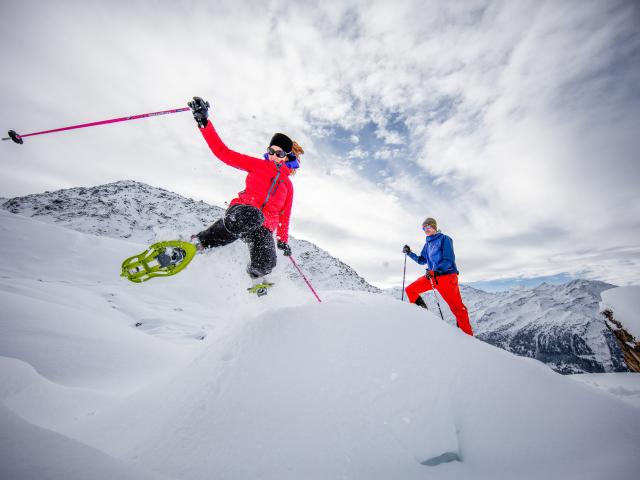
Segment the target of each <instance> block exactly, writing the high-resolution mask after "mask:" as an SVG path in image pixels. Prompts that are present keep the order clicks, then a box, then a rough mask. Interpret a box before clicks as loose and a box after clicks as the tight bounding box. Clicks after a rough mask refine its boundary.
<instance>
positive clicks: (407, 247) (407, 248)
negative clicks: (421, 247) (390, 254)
mask: <svg viewBox="0 0 640 480" xmlns="http://www.w3.org/2000/svg"><path fill="white" fill-rule="evenodd" d="M402 253H405V254H406V253H411V247H410V246H409V245H405V246H404V247H402Z"/></svg>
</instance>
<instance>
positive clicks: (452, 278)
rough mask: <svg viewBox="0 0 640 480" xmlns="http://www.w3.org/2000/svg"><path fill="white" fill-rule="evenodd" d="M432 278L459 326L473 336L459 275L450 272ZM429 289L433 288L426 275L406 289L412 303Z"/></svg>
mask: <svg viewBox="0 0 640 480" xmlns="http://www.w3.org/2000/svg"><path fill="white" fill-rule="evenodd" d="M431 280H432V281H433V285H434V286H435V287H436V290H437V291H438V293H440V295H442V298H444V301H445V302H447V305H449V308H450V309H451V312H453V314H454V315H455V317H456V321H457V323H458V327H459V328H460V329H461V330H462V331H463V332H464V333H466V334H468V335H471V336H473V330H472V329H471V323H469V312H468V311H467V307H465V306H464V303H462V297H461V296H460V289H459V288H458V275H457V274H455V273H450V274H449V275H442V276H438V277H433V278H432V279H431ZM429 290H431V281H429V279H428V278H427V277H426V275H424V276H422V277H420V278H419V279H417V280H416V281H415V282H413V283H412V284H410V285H409V286H408V287H407V288H406V289H405V291H406V292H407V297H409V301H410V302H411V303H415V301H416V300H417V299H418V296H419V295H420V294H421V293H423V292H428V291H429Z"/></svg>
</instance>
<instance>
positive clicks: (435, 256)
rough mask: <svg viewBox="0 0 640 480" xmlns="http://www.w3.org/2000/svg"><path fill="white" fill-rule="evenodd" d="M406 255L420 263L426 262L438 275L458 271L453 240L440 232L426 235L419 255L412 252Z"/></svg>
mask: <svg viewBox="0 0 640 480" xmlns="http://www.w3.org/2000/svg"><path fill="white" fill-rule="evenodd" d="M407 255H408V256H409V257H410V258H411V259H412V260H414V261H415V262H418V263H419V264H420V265H424V264H425V263H426V264H427V267H428V268H429V270H431V271H432V272H436V273H439V274H440V275H448V274H450V273H459V272H458V268H457V267H456V256H455V254H454V253H453V240H452V239H451V237H449V236H447V235H445V234H444V233H442V232H438V233H436V234H435V235H432V236H430V237H427V242H426V243H425V244H424V247H423V248H422V252H421V253H420V256H418V255H416V254H415V253H413V252H409V253H408V254H407Z"/></svg>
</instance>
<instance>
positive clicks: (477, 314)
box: [1, 181, 626, 373]
mask: <svg viewBox="0 0 640 480" xmlns="http://www.w3.org/2000/svg"><path fill="white" fill-rule="evenodd" d="M1 206H2V207H3V208H5V209H7V210H8V211H10V212H12V213H18V214H20V215H25V216H32V217H34V218H37V219H39V220H42V221H45V222H51V223H55V224H57V225H61V226H65V227H68V228H72V229H74V230H76V231H79V232H85V233H91V234H95V235H100V236H106V237H111V238H122V239H127V240H129V241H135V242H138V243H143V244H148V243H151V242H154V241H158V240H166V239H168V238H175V237H178V236H180V235H182V236H188V235H189V234H190V233H192V232H196V231H200V230H201V229H202V228H204V227H206V226H208V225H209V224H211V223H212V222H213V221H214V220H215V219H217V218H219V217H220V216H221V215H222V213H223V209H221V208H219V207H214V206H210V205H207V204H205V203H203V202H196V201H193V200H191V199H188V198H185V197H183V196H180V195H177V194H175V193H172V192H168V191H166V190H163V189H159V188H155V187H150V186H148V185H145V184H141V183H137V182H133V181H121V182H116V183H112V184H108V185H101V186H97V187H92V188H72V189H68V190H60V191H56V192H47V193H44V194H34V195H29V196H26V197H20V198H14V199H10V200H7V201H5V202H4V203H3V204H2V205H1ZM291 244H292V248H293V251H294V255H295V258H296V259H297V260H298V262H299V264H300V266H301V268H302V269H303V271H304V272H305V274H306V275H307V276H308V277H310V279H311V281H312V283H313V285H314V286H316V287H318V288H323V289H330V290H360V291H368V292H379V291H380V290H378V289H377V288H375V287H374V286H372V285H370V284H368V283H367V282H366V281H365V280H364V279H363V278H362V277H360V276H359V275H358V274H357V272H355V270H353V269H352V268H351V267H349V266H348V265H346V264H344V263H343V262H341V261H340V260H338V259H336V258H334V257H332V256H331V255H329V254H328V253H327V252H326V251H324V250H322V249H321V248H319V247H317V246H316V245H314V244H313V243H310V242H307V241H304V240H296V239H291ZM135 248H138V247H135ZM228 248H231V247H228ZM233 248H235V250H234V252H236V253H234V256H235V258H236V259H237V261H238V262H239V264H237V265H236V266H234V267H233V268H235V269H240V270H243V269H244V266H243V264H242V263H243V262H245V263H246V259H247V257H248V256H247V253H246V249H245V248H238V246H235V245H234V246H233ZM225 251H226V249H225ZM133 253H137V252H136V251H135V249H132V250H129V251H128V252H127V255H131V254H133ZM228 254H229V252H228V251H227V252H226V255H228ZM216 255H218V254H216ZM189 268H192V267H189ZM215 268H218V269H219V268H221V267H220V266H216V267H215ZM278 268H280V269H282V271H283V272H284V273H285V275H286V276H287V277H289V278H292V279H294V280H299V278H298V274H297V272H296V270H295V269H294V268H293V266H292V265H291V264H289V262H288V261H287V260H286V259H284V258H281V260H280V265H279V267H278ZM612 287H613V286H612V285H608V284H605V283H602V282H593V281H583V280H578V281H574V282H570V283H568V284H566V285H562V286H551V285H542V286H540V287H538V288H535V289H521V290H516V291H511V292H502V293H487V292H483V291H481V290H477V289H475V288H472V287H468V286H464V285H463V286H462V296H463V299H464V301H465V303H466V305H467V307H468V308H469V311H470V315H471V321H472V324H473V326H474V329H475V332H476V334H477V335H478V337H479V338H481V339H483V340H485V341H487V342H489V343H491V344H493V345H496V346H498V347H500V348H504V349H505V350H508V351H510V352H513V353H516V354H518V355H522V356H528V357H532V358H536V359H538V360H540V361H542V362H544V363H546V364H548V365H549V366H550V367H551V368H553V369H554V370H556V371H558V372H560V373H582V372H591V373H593V372H612V371H625V370H626V367H625V364H624V360H623V355H622V352H621V351H620V349H619V347H618V345H617V343H616V341H615V338H614V336H613V334H612V333H611V332H610V331H609V330H608V329H607V328H606V325H605V322H604V319H603V318H602V316H601V315H600V314H599V308H598V303H599V302H600V293H601V292H602V291H604V290H606V289H608V288H612ZM386 294H387V295H390V296H393V297H394V298H400V296H401V293H400V289H399V288H398V289H393V290H390V291H387V292H386ZM425 299H426V301H427V303H428V304H429V307H430V308H431V310H432V311H435V312H437V307H436V304H435V301H434V297H433V294H431V293H428V294H426V295H425ZM441 304H442V309H443V313H444V315H445V319H446V320H447V321H448V322H449V323H451V324H454V323H455V322H454V319H453V316H452V315H451V312H450V311H449V309H448V308H447V306H446V304H444V303H443V302H441Z"/></svg>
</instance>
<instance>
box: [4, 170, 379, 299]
mask: <svg viewBox="0 0 640 480" xmlns="http://www.w3.org/2000/svg"><path fill="white" fill-rule="evenodd" d="M0 207H2V208H4V209H6V210H8V211H10V212H11V213H17V214H20V215H24V216H29V217H34V218H37V219H39V220H42V221H45V222H51V223H55V224H57V225H60V226H64V227H67V228H71V229H73V230H76V231H78V232H83V233H91V234H94V235H101V236H106V237H111V238H124V239H129V240H131V241H134V242H136V243H142V244H150V243H153V242H158V241H161V240H168V239H174V238H180V237H181V238H188V237H189V236H190V235H191V234H192V233H195V232H199V231H201V230H203V229H204V228H206V227H208V226H209V225H211V224H212V223H213V222H215V221H216V220H217V219H218V218H220V217H221V216H222V215H223V213H224V209H223V208H220V207H216V206H212V205H208V204H207V203H205V202H202V201H195V200H192V199H190V198H186V197H183V196H181V195H178V194H176V193H173V192H169V191H167V190H164V189H162V188H156V187H152V186H149V185H146V184H144V183H139V182H134V181H129V180H125V181H119V182H115V183H110V184H106V185H99V186H96V187H90V188H84V187H77V188H70V189H64V190H57V191H55V192H45V193H41V194H33V195H27V196H25V197H16V198H12V199H10V200H6V201H5V202H3V203H2V204H1V205H0ZM289 243H290V245H291V248H292V249H293V251H294V254H295V257H296V260H297V261H298V263H299V266H300V267H301V269H302V270H303V272H305V275H308V276H309V277H311V278H313V283H314V286H316V287H318V288H323V289H335V290H362V291H367V292H379V291H380V290H379V289H378V288H376V287H374V286H373V285H370V284H369V283H367V282H366V281H365V279H364V278H362V277H361V276H360V275H358V273H357V272H356V271H355V270H354V269H353V268H351V267H350V266H348V265H347V264H345V263H343V262H341V261H340V260H338V259H337V258H335V257H332V256H331V255H330V254H329V253H327V252H326V251H325V250H322V249H321V248H319V247H317V246H316V245H314V244H313V243H311V242H307V241H305V240H298V239H295V238H292V237H290V242H289ZM131 253H132V254H134V253H138V252H136V251H132V252H131ZM281 263H284V265H285V266H284V267H283V268H285V269H286V273H287V275H288V276H289V277H290V278H297V277H298V276H299V274H298V273H297V271H296V270H295V268H294V267H293V266H292V265H290V264H289V262H281Z"/></svg>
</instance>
